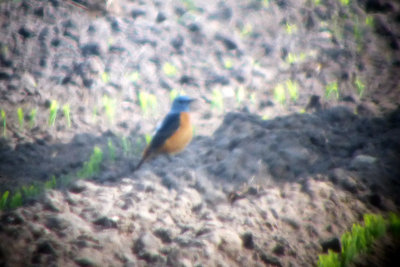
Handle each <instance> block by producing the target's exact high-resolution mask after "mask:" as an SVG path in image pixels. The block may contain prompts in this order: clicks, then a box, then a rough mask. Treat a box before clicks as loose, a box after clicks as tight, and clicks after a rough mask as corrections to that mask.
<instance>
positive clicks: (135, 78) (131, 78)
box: [128, 71, 140, 83]
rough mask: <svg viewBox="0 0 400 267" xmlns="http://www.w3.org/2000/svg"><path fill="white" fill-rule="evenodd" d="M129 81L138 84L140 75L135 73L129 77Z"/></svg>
mask: <svg viewBox="0 0 400 267" xmlns="http://www.w3.org/2000/svg"><path fill="white" fill-rule="evenodd" d="M128 79H129V81H131V82H133V83H136V82H137V81H139V79H140V74H139V72H138V71H134V72H132V73H131V74H129V76H128Z"/></svg>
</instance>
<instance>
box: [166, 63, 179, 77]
mask: <svg viewBox="0 0 400 267" xmlns="http://www.w3.org/2000/svg"><path fill="white" fill-rule="evenodd" d="M163 71H164V73H165V75H167V76H168V77H174V76H175V75H176V74H177V73H178V70H177V69H176V67H175V66H174V65H172V64H171V63H169V62H166V63H164V65H163Z"/></svg>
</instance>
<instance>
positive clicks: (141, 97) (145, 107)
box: [139, 92, 149, 114]
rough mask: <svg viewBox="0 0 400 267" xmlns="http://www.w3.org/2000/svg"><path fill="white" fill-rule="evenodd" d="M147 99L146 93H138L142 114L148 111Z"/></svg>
mask: <svg viewBox="0 0 400 267" xmlns="http://www.w3.org/2000/svg"><path fill="white" fill-rule="evenodd" d="M147 98H148V93H146V92H139V105H140V108H141V109H142V111H143V113H144V114H147V112H148V109H149V104H148V101H147Z"/></svg>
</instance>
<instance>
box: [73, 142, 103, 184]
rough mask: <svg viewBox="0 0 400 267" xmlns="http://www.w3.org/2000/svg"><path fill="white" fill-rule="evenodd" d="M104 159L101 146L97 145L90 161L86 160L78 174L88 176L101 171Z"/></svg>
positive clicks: (83, 176)
mask: <svg viewBox="0 0 400 267" xmlns="http://www.w3.org/2000/svg"><path fill="white" fill-rule="evenodd" d="M102 161H103V152H102V151H101V148H100V147H98V146H95V147H94V148H93V153H92V155H91V156H90V159H89V160H88V161H85V162H84V164H83V167H82V169H81V170H79V171H78V173H77V175H78V176H79V177H81V178H84V179H85V178H88V177H91V176H93V175H94V174H96V173H97V172H99V171H100V164H101V162H102Z"/></svg>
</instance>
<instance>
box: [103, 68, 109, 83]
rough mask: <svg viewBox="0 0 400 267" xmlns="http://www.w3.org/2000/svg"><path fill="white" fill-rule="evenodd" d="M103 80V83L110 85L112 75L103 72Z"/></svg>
mask: <svg viewBox="0 0 400 267" xmlns="http://www.w3.org/2000/svg"><path fill="white" fill-rule="evenodd" d="M101 80H102V81H103V83H108V82H109V81H110V74H109V73H108V72H106V71H105V72H103V73H102V74H101Z"/></svg>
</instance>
